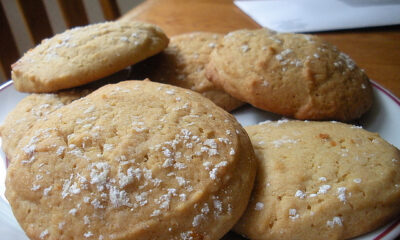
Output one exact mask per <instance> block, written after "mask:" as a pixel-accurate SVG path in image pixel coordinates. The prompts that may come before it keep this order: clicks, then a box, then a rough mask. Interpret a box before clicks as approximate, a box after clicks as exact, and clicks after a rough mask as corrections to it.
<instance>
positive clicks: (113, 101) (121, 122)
mask: <svg viewBox="0 0 400 240" xmlns="http://www.w3.org/2000/svg"><path fill="white" fill-rule="evenodd" d="M130 65H132V66H131V67H130V70H129V78H131V79H140V80H142V79H145V78H149V79H151V80H152V81H154V82H152V81H149V80H148V79H147V80H144V81H139V80H129V81H122V82H120V83H117V84H106V83H109V81H107V80H106V81H105V82H104V80H103V82H101V81H99V79H101V78H104V77H106V76H108V75H110V74H113V73H115V72H117V71H119V70H122V69H124V68H126V67H128V66H130ZM12 69H13V72H12V78H13V81H14V86H15V87H16V89H17V90H19V91H24V92H32V93H34V94H32V95H30V96H28V97H26V98H25V99H23V100H22V101H21V102H20V103H19V104H18V106H17V107H16V109H15V110H14V111H13V112H11V113H10V114H9V116H8V117H7V119H6V121H5V122H4V125H3V126H1V127H0V136H1V137H2V141H3V146H2V147H3V150H4V152H5V153H6V155H7V157H8V159H9V160H10V166H9V168H8V172H7V179H6V186H7V191H6V196H7V198H8V200H9V202H10V204H11V206H12V208H13V212H14V215H15V216H16V218H17V220H18V221H19V223H20V224H21V226H22V228H23V229H24V231H25V232H26V234H27V235H28V236H29V237H30V238H32V239H182V240H197V239H204V240H205V239H208V240H216V239H220V238H222V237H223V236H224V235H225V234H226V233H227V232H228V231H229V230H231V229H233V230H234V231H236V232H238V233H239V234H241V235H243V236H246V237H248V238H249V239H315V238H323V239H346V238H351V237H354V236H358V235H361V234H363V233H366V232H368V231H371V230H373V229H374V228H375V227H377V226H378V225H382V224H384V223H386V222H387V221H389V220H390V219H392V218H393V217H395V216H397V215H398V214H399V213H400V152H399V150H398V149H396V148H395V147H393V146H391V145H390V144H388V143H387V142H385V141H384V140H383V139H381V138H380V137H379V136H378V135H376V134H372V133H369V132H367V131H365V130H363V129H360V128H357V127H354V126H352V125H348V124H344V123H338V122H315V121H294V120H293V121H289V120H280V121H276V122H270V121H267V122H263V123H260V124H259V125H255V126H248V127H246V128H243V127H242V126H241V125H240V124H239V123H238V121H237V120H236V119H235V117H234V116H232V115H231V114H229V113H228V112H227V111H232V110H234V109H236V108H238V107H240V106H242V105H243V104H245V103H249V104H251V105H253V106H254V107H257V108H260V109H262V110H265V111H270V112H273V113H277V114H280V115H283V116H286V117H292V118H296V119H301V120H304V119H309V120H331V119H334V120H340V121H345V122H347V121H351V120H354V119H357V118H359V117H360V116H361V115H362V114H363V113H365V112H366V111H367V110H368V109H369V108H370V107H371V105H372V88H371V85H370V83H369V80H368V77H367V76H366V75H365V73H364V72H363V71H362V70H361V69H359V68H358V67H357V65H356V64H355V63H354V62H353V61H352V60H351V59H350V58H349V57H348V56H347V55H345V54H344V53H341V52H340V51H339V50H338V49H336V48H335V47H334V46H332V45H330V44H329V43H326V42H324V41H322V40H321V39H319V38H317V37H315V36H310V35H300V34H277V33H274V32H272V31H269V30H267V29H259V30H239V31H235V32H232V33H229V34H227V35H221V34H215V33H206V32H194V33H188V34H183V35H179V36H174V37H172V38H171V39H170V40H169V39H168V38H167V37H166V35H165V34H164V33H163V32H162V30H161V29H160V28H159V27H157V26H155V25H152V24H147V23H140V22H124V21H117V22H108V23H102V24H96V25H91V26H86V27H82V28H75V29H72V30H68V31H66V32H64V33H62V34H59V35H56V36H54V37H53V38H52V39H49V40H45V41H43V42H42V43H41V44H40V45H38V46H37V47H36V48H34V49H33V50H31V51H30V52H28V53H26V54H25V55H24V56H23V57H22V58H21V59H20V60H19V61H18V62H16V63H15V64H14V65H13V67H12ZM88 83H91V85H85V84H88ZM83 85H84V86H83ZM103 85H105V86H103ZM172 85H174V86H172ZM99 86H101V87H99ZM71 88H73V89H71Z"/></svg>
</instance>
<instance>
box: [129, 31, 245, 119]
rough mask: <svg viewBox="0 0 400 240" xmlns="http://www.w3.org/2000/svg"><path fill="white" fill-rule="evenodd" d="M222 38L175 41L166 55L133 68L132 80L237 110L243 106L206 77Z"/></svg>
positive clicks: (191, 37) (201, 34)
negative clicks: (162, 85)
mask: <svg viewBox="0 0 400 240" xmlns="http://www.w3.org/2000/svg"><path fill="white" fill-rule="evenodd" d="M222 36H223V35H221V34H216V33H208V32H194V33H186V34H182V35H177V36H174V37H171V39H170V43H169V46H168V47H167V48H166V49H164V51H163V52H162V53H160V54H158V55H156V56H154V57H152V58H149V59H146V60H145V61H143V62H140V63H138V64H136V65H135V66H133V67H132V74H133V75H132V78H133V79H144V78H150V79H151V80H152V81H156V82H162V83H167V84H171V85H174V86H178V87H182V88H187V89H191V90H193V91H196V92H199V93H201V94H202V95H203V96H204V97H207V98H209V99H210V100H211V101H213V102H214V103H215V104H217V105H218V106H220V107H222V108H223V109H225V110H227V111H231V110H234V109H235V108H237V107H239V106H241V105H243V102H241V101H239V100H237V99H235V98H233V97H232V96H230V95H229V94H227V93H226V92H224V91H223V90H220V89H217V87H216V86H215V85H214V84H213V83H212V82H210V81H209V80H208V79H207V78H206V76H205V66H206V65H207V64H208V60H209V56H210V53H211V51H212V50H213V48H214V47H215V46H216V45H217V43H218V41H219V40H220V39H221V38H222Z"/></svg>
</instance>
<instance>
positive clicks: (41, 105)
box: [0, 89, 90, 161]
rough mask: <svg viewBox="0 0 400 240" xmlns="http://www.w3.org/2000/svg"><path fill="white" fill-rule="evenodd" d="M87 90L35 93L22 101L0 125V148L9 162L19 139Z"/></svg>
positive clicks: (86, 92) (83, 94)
mask: <svg viewBox="0 0 400 240" xmlns="http://www.w3.org/2000/svg"><path fill="white" fill-rule="evenodd" d="M89 92H90V91H89V90H78V89H75V90H68V91H62V92H59V93H41V94H39V93H35V94H31V95H29V96H27V97H25V98H24V99H22V100H21V101H20V102H19V103H18V104H17V106H16V107H15V108H14V109H13V110H12V111H11V112H10V113H9V114H8V115H7V117H6V119H5V120H4V122H3V123H2V125H0V137H1V141H2V144H1V147H2V150H3V151H4V153H5V154H6V156H7V158H8V159H9V160H10V161H11V160H12V156H13V153H14V151H15V148H16V147H17V145H18V142H19V141H20V139H21V138H22V137H23V136H25V134H27V132H28V131H29V130H30V129H31V128H32V127H33V125H34V124H35V123H37V122H42V121H45V120H47V115H49V114H50V113H52V112H54V111H55V110H57V109H59V108H60V107H62V106H64V105H67V104H69V103H71V102H72V101H74V100H76V99H78V98H81V97H82V96H85V95H87V94H88V93H89Z"/></svg>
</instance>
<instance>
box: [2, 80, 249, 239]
mask: <svg viewBox="0 0 400 240" xmlns="http://www.w3.org/2000/svg"><path fill="white" fill-rule="evenodd" d="M16 156H18V157H16V158H15V159H13V161H11V164H10V166H9V169H8V173H7V179H6V186H7V188H6V189H7V190H6V196H7V199H8V200H9V202H10V204H11V206H12V209H13V212H14V215H15V216H16V218H17V220H18V221H19V223H20V224H21V226H22V228H23V229H24V230H25V232H26V234H27V235H28V236H29V237H30V238H31V239H40V238H41V237H43V238H45V239H85V238H93V239H116V240H117V239H124V240H129V239H143V240H145V239H149V240H150V239H204V240H217V239H220V238H221V237H222V236H223V235H224V234H225V233H226V232H228V231H229V230H230V229H231V228H232V227H233V225H234V224H235V223H236V222H237V221H238V220H239V218H240V216H241V215H242V214H243V212H244V210H245V208H246V206H247V203H248V200H249V198H250V193H251V189H252V185H253V181H254V178H255V172H256V165H255V164H256V160H255V155H254V152H253V148H252V145H251V142H250V139H249V137H248V135H247V133H246V132H245V131H244V129H243V128H242V127H241V125H240V124H239V123H238V122H237V121H236V119H235V118H234V117H233V116H232V115H230V114H229V113H228V112H226V111H224V110H223V109H221V108H219V107H217V106H216V105H215V104H214V103H213V102H211V101H210V100H208V99H207V98H204V97H202V96H201V95H200V94H198V93H196V92H193V91H189V90H186V89H182V88H178V87H173V86H170V85H164V84H160V83H154V82H150V81H125V82H121V83H118V84H109V85H107V86H105V87H102V88H100V89H98V90H96V91H94V92H93V93H91V94H89V95H88V96H86V97H84V98H81V99H79V100H76V101H74V102H72V103H70V104H69V105H66V106H64V107H62V108H60V109H58V110H56V111H54V112H53V113H50V114H49V115H47V120H44V121H42V122H41V123H38V124H35V125H34V126H33V128H32V129H31V131H29V132H28V133H27V134H26V136H24V137H23V139H21V141H20V142H19V145H18V153H17V154H16Z"/></svg>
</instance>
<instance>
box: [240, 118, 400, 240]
mask: <svg viewBox="0 0 400 240" xmlns="http://www.w3.org/2000/svg"><path fill="white" fill-rule="evenodd" d="M246 130H247V132H248V134H249V136H250V139H251V141H252V143H253V146H254V150H255V152H256V157H257V160H258V167H259V168H258V172H257V177H256V183H255V186H254V190H253V193H252V200H251V202H250V203H249V205H248V208H247V211H246V213H245V214H244V215H243V217H242V218H241V220H240V221H239V222H238V224H237V225H236V226H235V228H234V230H235V231H236V232H238V233H240V234H243V235H246V236H247V237H249V238H250V239H258V240H264V239H265V240H266V239H271V240H273V239H281V240H285V239H349V238H352V237H355V236H359V235H361V234H364V233H367V232H370V231H372V230H374V229H375V228H377V227H379V226H381V225H384V224H385V223H387V222H389V221H390V220H391V219H393V218H394V217H396V216H398V215H399V213H400V151H399V150H398V149H396V148H395V147H393V146H392V145H390V144H389V143H387V142H386V141H385V140H383V139H382V138H380V137H379V136H378V134H375V133H371V132H368V131H366V130H364V129H361V128H360V127H356V126H352V125H347V124H343V123H338V122H302V121H286V120H283V121H282V120H281V121H277V122H265V123H263V124H259V125H254V126H249V127H246Z"/></svg>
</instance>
